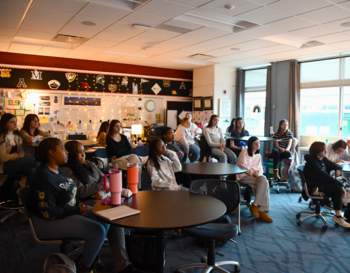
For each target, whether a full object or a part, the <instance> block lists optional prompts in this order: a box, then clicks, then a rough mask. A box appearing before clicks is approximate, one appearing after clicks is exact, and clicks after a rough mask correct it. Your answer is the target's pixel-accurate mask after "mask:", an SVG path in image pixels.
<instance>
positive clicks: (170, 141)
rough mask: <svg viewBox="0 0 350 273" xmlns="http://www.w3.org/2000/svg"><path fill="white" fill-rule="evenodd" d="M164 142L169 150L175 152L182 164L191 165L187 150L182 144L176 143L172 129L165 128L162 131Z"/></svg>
mask: <svg viewBox="0 0 350 273" xmlns="http://www.w3.org/2000/svg"><path fill="white" fill-rule="evenodd" d="M161 134H162V140H163V142H164V144H165V146H166V148H167V149H169V150H171V151H174V152H175V153H176V155H177V157H178V158H179V160H180V162H181V163H189V162H190V159H189V158H188V155H187V152H186V148H185V146H183V145H182V144H181V143H180V142H177V141H174V131H173V129H172V128H170V127H164V128H163V130H162V133H161Z"/></svg>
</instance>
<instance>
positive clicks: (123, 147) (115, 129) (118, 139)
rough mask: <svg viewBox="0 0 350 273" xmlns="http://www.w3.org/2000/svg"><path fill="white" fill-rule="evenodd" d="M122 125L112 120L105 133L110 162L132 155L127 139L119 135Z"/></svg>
mask: <svg viewBox="0 0 350 273" xmlns="http://www.w3.org/2000/svg"><path fill="white" fill-rule="evenodd" d="M121 129H122V124H121V122H120V121H119V120H117V119H113V120H112V121H111V123H110V125H109V129H108V132H107V137H106V143H107V148H106V149H107V155H108V157H112V160H117V159H118V158H120V157H122V156H125V155H130V154H132V148H131V145H130V142H129V140H128V138H127V137H126V136H125V135H123V134H122V133H121Z"/></svg>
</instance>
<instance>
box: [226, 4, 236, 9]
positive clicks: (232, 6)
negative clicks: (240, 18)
mask: <svg viewBox="0 0 350 273" xmlns="http://www.w3.org/2000/svg"><path fill="white" fill-rule="evenodd" d="M225 8H226V9H229V10H231V9H234V8H235V5H225Z"/></svg>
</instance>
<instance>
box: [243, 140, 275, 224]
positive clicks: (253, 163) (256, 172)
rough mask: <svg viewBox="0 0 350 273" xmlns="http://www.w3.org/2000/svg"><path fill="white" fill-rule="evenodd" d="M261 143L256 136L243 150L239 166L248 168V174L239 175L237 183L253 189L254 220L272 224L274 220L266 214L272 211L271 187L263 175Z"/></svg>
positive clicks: (251, 208) (252, 207) (252, 210)
mask: <svg viewBox="0 0 350 273" xmlns="http://www.w3.org/2000/svg"><path fill="white" fill-rule="evenodd" d="M259 149H260V142H259V139H258V138H257V137H255V136H252V137H250V138H249V140H248V149H244V150H242V152H241V153H240V155H239V157H238V161H237V165H238V166H241V167H244V168H247V172H246V173H243V174H237V181H239V182H241V183H243V184H247V185H249V186H251V187H252V189H253V191H254V194H255V199H254V203H253V204H252V205H251V206H250V207H249V209H250V212H251V214H252V216H253V217H254V218H257V219H260V220H262V221H264V222H267V223H271V222H273V219H272V218H271V217H270V216H269V215H268V214H267V213H266V211H269V210H270V186H269V182H268V181H267V179H266V177H265V176H264V175H263V167H262V160H261V155H260V151H259Z"/></svg>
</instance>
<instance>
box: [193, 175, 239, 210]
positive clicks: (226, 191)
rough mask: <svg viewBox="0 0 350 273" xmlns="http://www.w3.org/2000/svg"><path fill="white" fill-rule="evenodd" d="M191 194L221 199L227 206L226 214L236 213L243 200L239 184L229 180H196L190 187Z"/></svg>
mask: <svg viewBox="0 0 350 273" xmlns="http://www.w3.org/2000/svg"><path fill="white" fill-rule="evenodd" d="M190 193H196V194H205V195H208V196H211V197H214V198H216V199H219V200H220V201H222V202H223V203H224V204H225V205H226V214H229V213H231V212H232V211H234V210H235V209H236V208H237V207H238V206H239V204H240V200H241V199H240V198H241V190H240V187H239V184H238V183H237V182H234V181H229V180H219V179H199V180H194V181H192V183H191V186H190Z"/></svg>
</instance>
